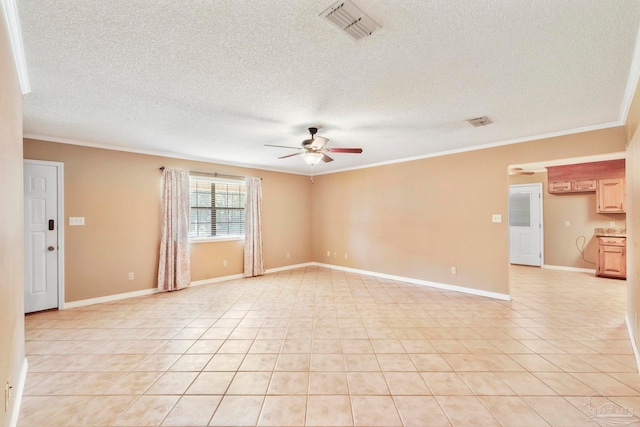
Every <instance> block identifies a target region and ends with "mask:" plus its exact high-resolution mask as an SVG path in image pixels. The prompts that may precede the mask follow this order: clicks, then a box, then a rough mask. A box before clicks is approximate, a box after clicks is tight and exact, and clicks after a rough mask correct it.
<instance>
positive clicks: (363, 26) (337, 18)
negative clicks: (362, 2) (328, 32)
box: [320, 0, 380, 40]
mask: <svg viewBox="0 0 640 427" xmlns="http://www.w3.org/2000/svg"><path fill="white" fill-rule="evenodd" d="M320 17H322V18H324V19H326V20H327V21H329V22H330V23H331V24H332V25H334V26H335V27H336V28H338V29H339V30H340V31H342V32H344V33H346V34H348V35H349V36H351V37H353V38H354V39H355V40H360V39H361V38H363V37H366V36H369V35H371V33H373V32H374V31H375V30H376V29H378V28H380V25H378V24H376V22H375V21H374V20H373V19H371V18H370V17H369V16H367V15H366V14H365V13H364V12H363V11H362V10H360V8H359V7H358V6H356V5H355V4H353V3H352V2H351V1H349V0H346V1H342V0H341V1H338V2H337V3H335V4H333V5H332V6H331V7H329V9H327V10H325V11H324V12H322V13H321V14H320Z"/></svg>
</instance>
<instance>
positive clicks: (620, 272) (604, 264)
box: [596, 237, 627, 279]
mask: <svg viewBox="0 0 640 427" xmlns="http://www.w3.org/2000/svg"><path fill="white" fill-rule="evenodd" d="M626 240H627V239H626V238H625V237H598V265H597V272H596V274H597V275H598V276H603V277H613V278H616V279H625V278H626V277H627V254H626V252H627V251H626V249H627V248H626Z"/></svg>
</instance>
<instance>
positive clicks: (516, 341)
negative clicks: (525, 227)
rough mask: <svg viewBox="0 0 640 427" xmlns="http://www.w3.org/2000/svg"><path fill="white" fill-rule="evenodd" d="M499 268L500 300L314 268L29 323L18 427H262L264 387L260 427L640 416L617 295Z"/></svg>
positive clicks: (562, 275)
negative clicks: (613, 411)
mask: <svg viewBox="0 0 640 427" xmlns="http://www.w3.org/2000/svg"><path fill="white" fill-rule="evenodd" d="M510 271H511V281H512V283H511V292H512V300H511V301H496V300H491V299H488V298H484V297H477V296H473V295H465V294H459V293H455V292H452V291H444V290H438V289H433V288H428V287H423V286H417V285H411V284H406V283H401V282H396V281H393V280H389V279H381V278H374V277H368V276H364V275H359V274H355V273H346V272H342V271H337V270H329V269H325V268H321V267H317V266H310V267H305V268H300V269H296V270H291V271H286V272H279V273H274V274H268V275H265V276H261V277H259V278H252V279H242V280H232V281H229V282H221V283H218V284H216V285H215V286H213V285H211V286H201V287H196V288H188V289H185V290H183V291H181V292H177V293H171V294H159V295H154V296H150V297H139V298H132V299H128V300H122V301H115V302H110V303H105V304H96V305H94V306H87V307H81V308H78V309H72V310H64V311H58V312H44V313H36V314H33V315H29V316H26V317H25V335H26V337H27V341H28V342H27V344H26V350H27V353H28V358H29V373H28V376H27V383H26V387H25V391H24V395H23V404H22V410H21V414H20V420H19V424H18V425H19V426H20V427H28V426H31V425H33V426H37V427H40V426H42V425H51V426H52V427H53V426H56V425H63V424H65V423H67V424H68V427H78V425H91V424H94V425H108V424H111V423H113V422H116V423H129V424H131V423H138V422H139V423H141V424H145V423H150V424H154V425H155V424H157V423H158V422H160V421H163V418H164V415H162V414H163V413H164V414H168V415H167V416H166V418H164V422H165V424H174V425H185V424H186V425H204V424H206V423H207V422H208V419H209V418H211V415H212V414H213V418H211V421H210V424H211V425H231V426H240V425H248V426H255V425H256V424H257V423H258V419H259V416H260V413H261V411H262V409H263V403H264V400H265V398H264V396H263V394H264V393H267V391H268V390H269V387H268V384H270V385H271V389H272V390H271V391H272V392H277V393H287V394H270V395H269V396H268V397H269V401H270V403H269V404H268V405H267V406H265V411H264V412H263V418H262V420H261V422H262V423H265V424H276V423H279V424H282V423H296V424H297V425H303V424H304V423H305V421H306V422H307V423H308V424H319V425H332V424H335V425H341V424H342V425H353V424H354V423H357V424H358V425H365V426H366V425H367V424H363V423H365V422H368V423H370V424H374V425H375V424H377V425H381V424H383V425H394V424H396V425H399V424H400V418H399V414H398V410H399V412H400V415H401V417H402V419H403V420H404V421H405V424H406V425H439V424H440V423H442V424H443V425H447V420H446V419H445V418H444V417H443V415H442V413H443V412H442V411H440V409H439V407H440V408H442V409H443V410H444V413H446V416H447V418H448V419H449V422H451V423H452V424H453V425H458V426H468V425H482V426H490V425H496V424H497V420H496V418H495V417H494V416H493V415H492V414H491V413H490V412H489V411H488V410H487V406H488V407H490V408H491V410H492V411H493V412H494V413H495V415H496V416H497V417H498V418H500V420H502V422H504V423H505V424H506V425H518V426H519V425H523V423H524V425H526V424H527V423H529V424H534V425H537V423H539V424H541V425H544V421H542V420H543V419H544V420H546V422H548V423H549V424H552V425H581V424H580V423H581V421H585V422H587V423H591V422H590V421H588V420H589V415H590V414H592V412H591V411H592V410H593V409H590V408H589V407H588V405H585V401H586V400H587V399H597V398H602V399H604V400H605V402H606V401H607V400H610V401H611V402H614V403H615V404H617V405H622V407H629V408H633V409H634V410H635V409H636V408H637V412H638V413H640V380H638V378H640V377H638V376H637V366H636V361H635V357H634V355H633V350H632V348H631V346H630V341H629V337H628V332H627V329H626V327H625V325H624V312H625V309H626V308H625V305H624V301H625V298H626V291H625V286H624V283H623V282H619V281H614V280H608V279H601V278H596V277H594V276H592V275H587V274H584V273H573V272H559V271H553V270H548V269H537V268H527V267H520V266H512V267H511V268H510ZM559 293H560V294H561V295H562V296H563V298H561V299H559V298H557V295H558V294H559ZM602 301H606V302H607V304H606V305H604V306H603V305H602V304H601V302H602ZM374 350H375V352H374ZM153 352H156V353H153ZM561 368H562V369H561ZM354 369H356V370H354ZM274 371H275V372H274ZM272 375H273V378H271V376H272ZM193 378H195V379H193ZM192 379H193V382H192V383H191V385H189V382H190V380H192ZM465 381H466V382H465ZM467 383H468V385H467ZM469 386H471V388H473V390H474V391H475V392H476V393H480V394H485V395H492V396H483V397H482V400H480V399H479V398H477V397H476V396H473V395H471V394H472V393H473V391H472V390H471V388H469ZM186 387H188V388H187V389H186V392H185V388H186ZM145 392H146V394H144V395H143V396H140V395H141V394H143V393H145ZM182 392H185V394H184V395H182V396H181V395H180V394H175V393H182ZM598 392H601V393H603V394H605V396H601V395H599V394H598ZM153 393H161V394H153ZM225 393H227V395H225ZM231 393H243V395H231ZM245 393H260V394H256V395H245ZM294 393H301V394H299V395H296V394H294ZM361 393H365V394H361ZM430 393H433V394H434V395H435V396H429V395H428V394H430ZM507 393H517V396H512V398H508V396H504V395H502V394H507ZM556 393H558V394H560V395H558V396H556V395H555V394H556ZM100 394H102V396H99V397H97V396H98V395H100ZM403 394H406V395H403ZM415 394H427V396H415ZM272 397H273V398H279V399H270V398H272ZM151 398H158V399H156V400H155V401H154V400H149V399H151ZM291 398H293V400H292V401H290V402H289V403H290V404H291V405H293V407H294V408H293V410H294V412H293V414H296V415H295V417H296V420H295V421H291V420H289V419H287V415H289V414H288V413H287V409H286V407H283V406H282V405H281V402H285V401H286V400H287V399H288V400H290V399H291ZM138 399H139V400H138ZM177 399H181V400H177ZM220 399H222V400H220ZM349 399H351V402H352V404H349ZM483 401H484V403H483ZM176 402H177V404H176V405H175V406H173V405H172V404H173V403H176ZM217 402H220V404H219V405H218V407H217V409H216V405H217ZM436 403H437V404H438V405H439V407H438V405H437V404H436ZM172 406H173V408H171V407H172ZM149 407H150V408H151V410H150V411H149V414H143V413H142V412H143V408H144V411H146V409H149ZM283 408H284V409H283ZM338 408H339V409H338ZM396 408H397V409H398V410H396ZM531 408H533V409H531ZM214 411H215V412H214ZM514 411H515V412H514ZM328 413H329V414H330V415H327V414H328ZM351 414H355V418H354V419H352V418H351ZM580 414H582V415H580ZM516 415H522V417H521V418H522V420H519V419H516V418H517V417H516ZM146 416H150V419H147V420H144V418H145V417H146ZM118 417H119V418H118ZM427 417H429V418H427ZM127 418H128V419H129V421H127ZM136 419H137V421H136ZM385 423H386V424H385ZM136 425H139V424H136ZM582 425H585V424H584V423H583V424H582Z"/></svg>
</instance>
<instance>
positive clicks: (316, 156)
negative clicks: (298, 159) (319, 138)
mask: <svg viewBox="0 0 640 427" xmlns="http://www.w3.org/2000/svg"><path fill="white" fill-rule="evenodd" d="M322 157H323V154H322V153H317V152H308V153H302V160H304V162H305V163H306V164H308V165H309V166H313V165H317V164H318V163H319V162H320V160H322Z"/></svg>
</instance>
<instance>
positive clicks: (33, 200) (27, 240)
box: [24, 161, 60, 313]
mask: <svg viewBox="0 0 640 427" xmlns="http://www.w3.org/2000/svg"><path fill="white" fill-rule="evenodd" d="M58 173H60V172H59V167H58V166H55V165H50V164H46V162H34V161H25V163H24V233H25V235H24V253H25V257H24V258H25V260H24V262H25V281H24V306H25V313H31V312H34V311H41V310H48V309H51V308H57V307H58V301H59V298H58V292H59V283H58V278H59V274H58V268H59V263H58V256H59V250H58V249H59V247H58V244H59V233H58V224H59V222H58V219H59V218H58V195H59V192H58Z"/></svg>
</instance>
